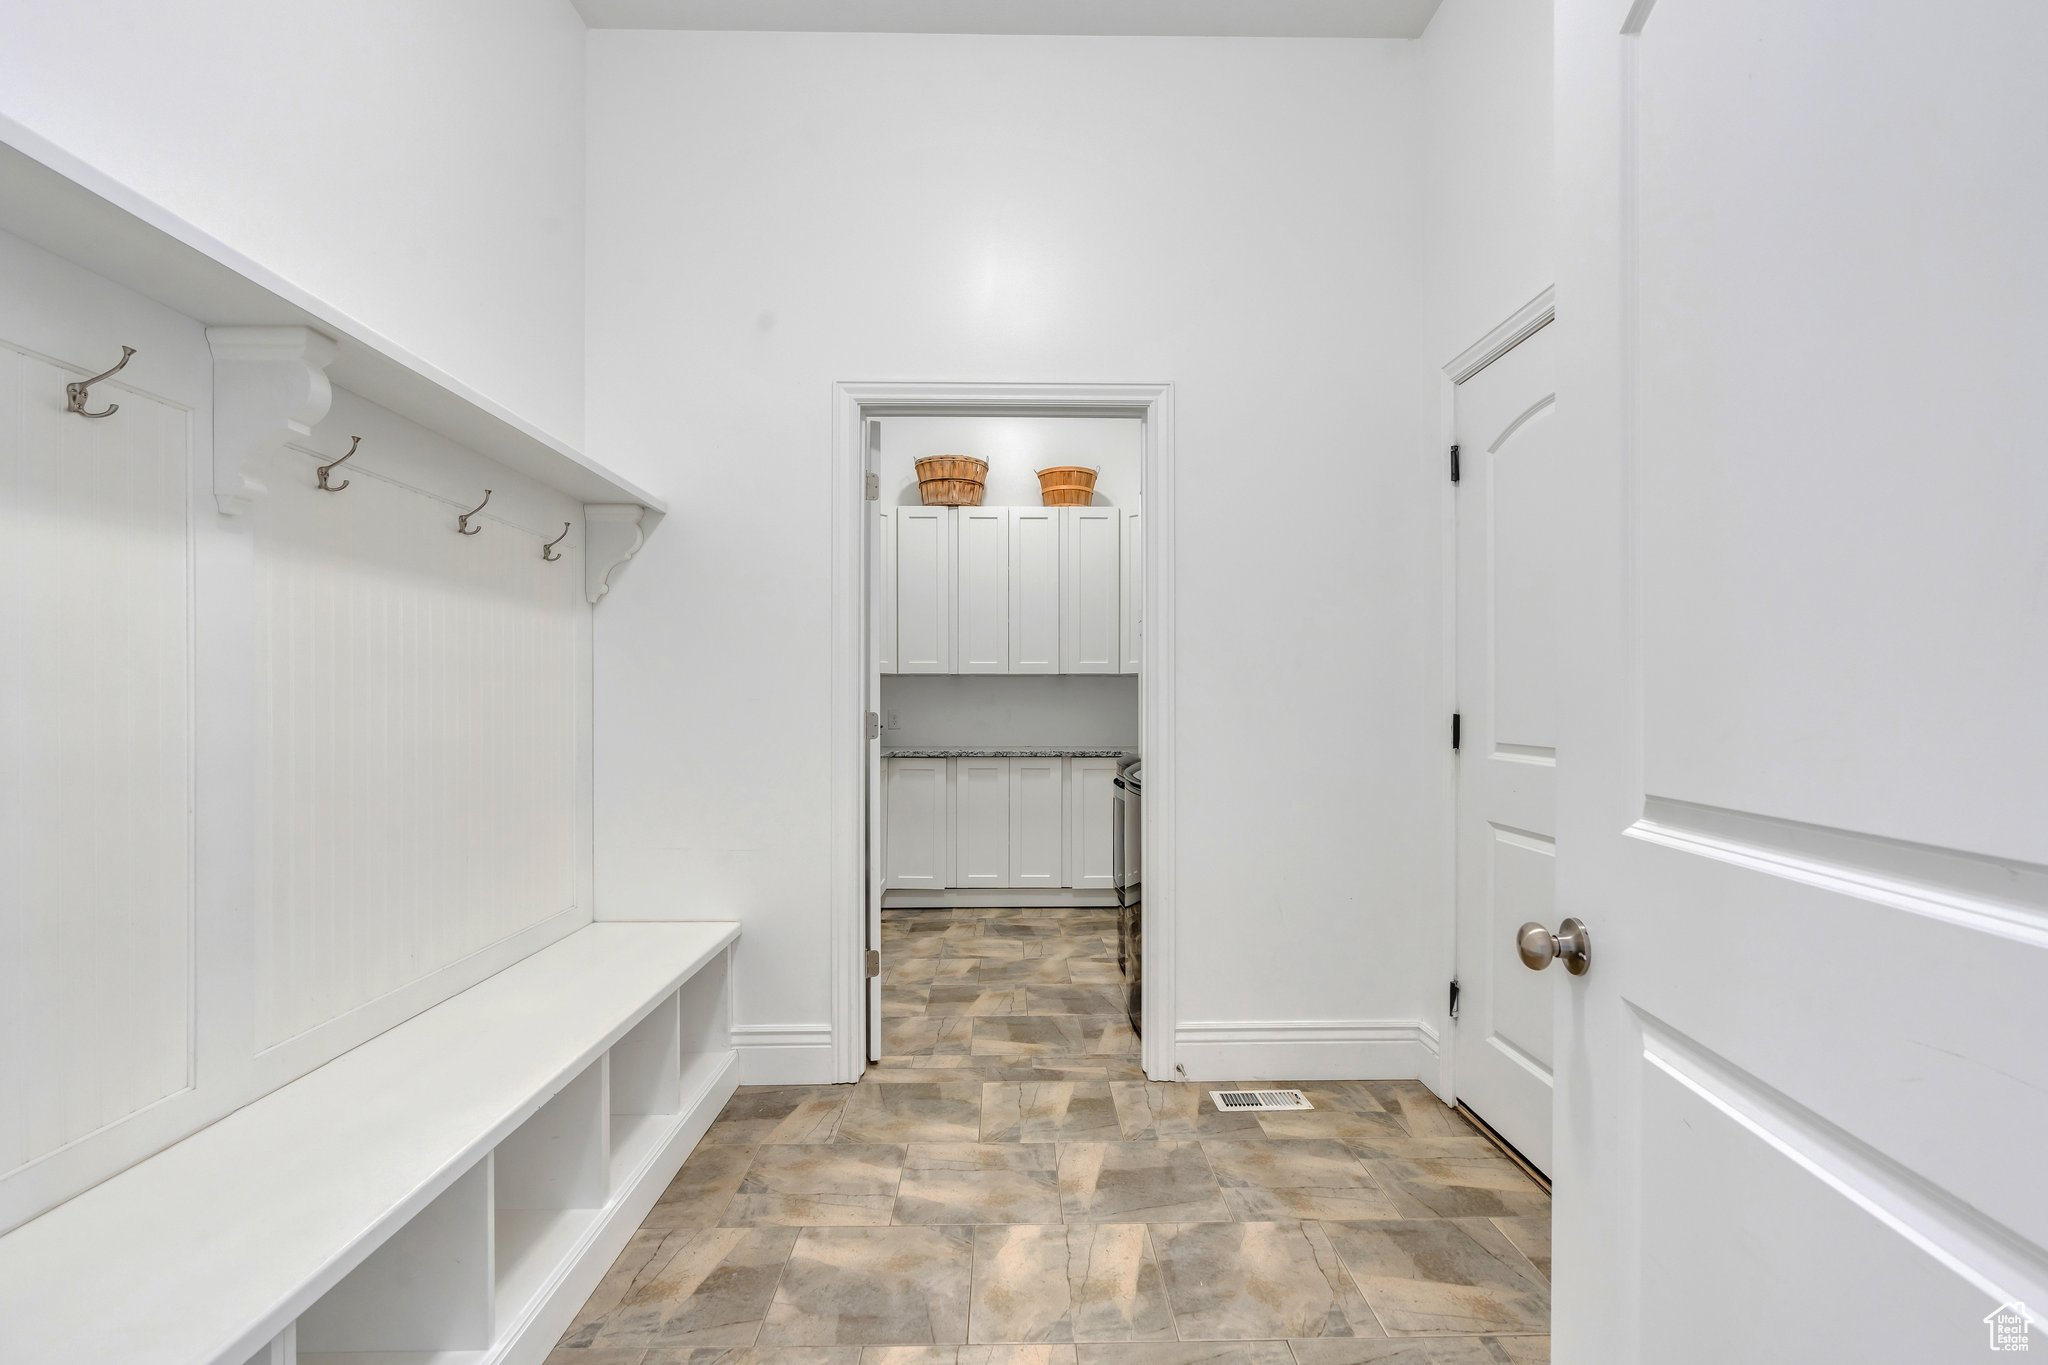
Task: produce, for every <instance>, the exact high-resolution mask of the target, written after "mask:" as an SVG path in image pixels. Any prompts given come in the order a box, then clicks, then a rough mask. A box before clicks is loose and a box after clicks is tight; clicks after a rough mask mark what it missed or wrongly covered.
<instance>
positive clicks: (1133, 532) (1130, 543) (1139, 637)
mask: <svg viewBox="0 0 2048 1365" xmlns="http://www.w3.org/2000/svg"><path fill="white" fill-rule="evenodd" d="M1141 544H1142V542H1141V541H1140V540H1139V539H1138V512H1137V509H1136V508H1131V509H1129V510H1127V511H1125V513H1124V544H1123V556H1124V582H1123V598H1124V620H1123V638H1124V666H1123V671H1124V672H1126V673H1136V672H1137V671H1138V667H1139V664H1140V662H1141V661H1142V660H1143V659H1144V657H1145V627H1144V621H1145V556H1144V555H1143V554H1142V553H1141V552H1140V549H1139V547H1140V545H1141Z"/></svg>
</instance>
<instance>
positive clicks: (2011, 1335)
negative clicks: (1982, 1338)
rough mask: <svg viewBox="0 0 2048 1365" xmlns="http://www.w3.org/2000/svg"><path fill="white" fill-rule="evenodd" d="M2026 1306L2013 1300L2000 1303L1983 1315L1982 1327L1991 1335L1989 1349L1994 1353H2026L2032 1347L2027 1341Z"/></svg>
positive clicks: (2028, 1326) (2028, 1325) (2028, 1324)
mask: <svg viewBox="0 0 2048 1365" xmlns="http://www.w3.org/2000/svg"><path fill="white" fill-rule="evenodd" d="M2031 1326H2032V1324H2031V1323H2029V1322H2028V1321H2027V1306H2026V1305H2025V1304H2023V1303H2021V1302H2019V1300H2017V1299H2015V1300H2013V1301H2012V1302H2011V1303H2001V1304H2000V1305H1998V1307H1996V1308H1994V1309H1992V1310H1991V1311H1990V1312H1989V1313H1986V1314H1985V1315H1984V1327H1985V1330H1986V1331H1988V1332H1989V1333H1990V1335H1991V1349H1992V1350H1994V1351H2028V1350H2032V1349H2033V1347H2032V1346H2031V1345H2030V1344H2029V1341H2028V1335H2027V1334H2028V1330H2029V1328H2030V1327H2031Z"/></svg>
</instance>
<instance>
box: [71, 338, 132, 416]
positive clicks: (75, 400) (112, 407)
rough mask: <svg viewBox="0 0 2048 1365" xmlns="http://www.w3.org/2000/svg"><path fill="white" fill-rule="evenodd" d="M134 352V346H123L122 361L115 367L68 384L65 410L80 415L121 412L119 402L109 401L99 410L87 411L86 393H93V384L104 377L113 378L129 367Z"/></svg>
mask: <svg viewBox="0 0 2048 1365" xmlns="http://www.w3.org/2000/svg"><path fill="white" fill-rule="evenodd" d="M134 354H135V348H134V347H133V346H123V347H122V348H121V363H120V364H118V365H116V366H114V368H113V369H111V370H105V371H102V372H101V373H99V374H96V375H94V376H93V377H92V378H90V379H81V380H79V381H78V382H77V383H75V384H66V385H65V386H64V411H66V412H75V413H77V414H78V415H79V416H80V417H112V416H113V415H114V414H115V413H117V412H119V411H120V410H121V405H120V404H119V403H109V404H107V405H106V407H104V408H102V409H100V410H99V411H98V412H87V411H86V410H85V399H86V395H87V394H89V393H91V392H92V386H93V385H95V384H97V383H99V382H100V381H101V380H102V379H108V378H111V377H112V376H114V375H117V374H119V373H121V371H123V370H125V369H127V368H128V360H129V358H130V357H131V356H133V355H134Z"/></svg>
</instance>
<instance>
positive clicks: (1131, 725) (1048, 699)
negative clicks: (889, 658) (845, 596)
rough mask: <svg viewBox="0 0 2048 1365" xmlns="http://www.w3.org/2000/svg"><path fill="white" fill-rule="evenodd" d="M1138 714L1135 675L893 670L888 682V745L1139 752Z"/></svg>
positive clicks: (885, 728) (884, 711)
mask: <svg viewBox="0 0 2048 1365" xmlns="http://www.w3.org/2000/svg"><path fill="white" fill-rule="evenodd" d="M1138 712H1139V708H1138V678H1137V675H1136V674H1131V673H1118V674H1113V675H1109V676H1093V675H1089V674H1071V675H1066V676H1059V677H1033V676H1031V675H1028V674H1020V675H1018V676H1016V677H1009V678H1001V677H958V676H954V675H952V674H943V673H934V674H915V673H901V674H893V675H890V676H887V677H884V678H883V679H882V747H883V748H884V749H904V748H911V747H924V746H931V745H975V746H987V747H994V748H1035V747H1038V746H1041V745H1049V744H1072V745H1075V746H1076V747H1079V748H1084V749H1106V748H1111V747H1121V748H1125V749H1130V750H1132V751H1133V752H1135V751H1136V750H1137V748H1138V735H1139V726H1138Z"/></svg>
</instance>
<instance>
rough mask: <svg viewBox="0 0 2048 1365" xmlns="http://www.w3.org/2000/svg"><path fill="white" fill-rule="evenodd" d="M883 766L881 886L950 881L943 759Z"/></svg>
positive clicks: (937, 885) (923, 886) (930, 886)
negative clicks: (882, 873)
mask: <svg viewBox="0 0 2048 1365" xmlns="http://www.w3.org/2000/svg"><path fill="white" fill-rule="evenodd" d="M884 766H885V767H886V769H887V771H886V772H885V773H884V774H883V785H884V788H885V791H884V795H883V808H882V811H883V813H882V820H883V824H882V865H883V868H884V876H883V879H882V885H883V886H884V887H892V888H900V889H905V890H910V889H915V890H925V891H934V890H940V889H942V888H944V887H945V886H946V885H947V884H948V883H949V882H950V881H951V880H952V869H951V868H950V867H949V865H948V864H949V862H950V860H951V856H952V851H953V837H952V828H951V820H952V802H951V801H950V799H949V798H948V793H947V776H948V771H947V764H946V760H945V759H943V758H892V759H890V760H888V762H887V763H886V764H885V765H884Z"/></svg>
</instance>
